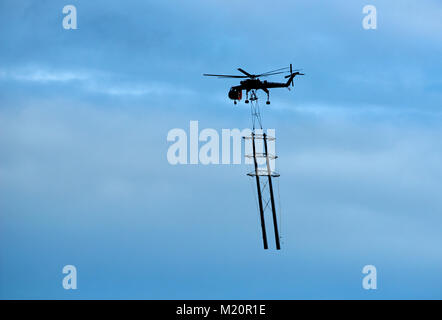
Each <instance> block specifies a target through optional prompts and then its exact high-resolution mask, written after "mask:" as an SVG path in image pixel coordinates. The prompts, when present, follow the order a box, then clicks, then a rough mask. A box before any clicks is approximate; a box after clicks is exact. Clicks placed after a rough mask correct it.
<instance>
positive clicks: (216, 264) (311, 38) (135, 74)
mask: <svg viewBox="0 0 442 320" xmlns="http://www.w3.org/2000/svg"><path fill="white" fill-rule="evenodd" d="M66 4H74V5H75V6H76V8H77V15H78V29H77V30H64V29H63V28H62V19H63V14H62V8H63V6H64V5H66ZM366 4H373V5H375V6H376V7H377V11H378V29H377V30H370V31H367V30H364V29H363V28H362V25H361V21H362V18H363V14H362V8H363V6H364V5H366ZM441 14H442V4H441V3H440V2H439V1H432V0H424V1H410V0H405V1H378V0H364V1H359V0H356V1H351V2H350V1H340V0H334V1H326V2H325V1H296V3H295V2H294V1H290V2H289V1H279V0H275V1H272V3H271V5H269V4H268V3H265V2H256V1H251V0H245V1H230V0H228V1H226V0H224V1H221V0H216V1H196V0H190V1H185V2H183V1H161V2H158V1H128V2H125V3H124V4H123V2H121V1H98V0H97V1H85V0H79V1H70V2H66V3H63V2H60V1H25V0H22V1H12V0H11V1H8V0H4V1H2V2H1V3H0V30H2V31H1V32H0V43H1V44H2V45H1V46H0V58H1V59H0V150H1V152H0V297H1V298H4V299H10V298H19V299H20V298H36V299H45V298H56V299H80V298H81V299H92V298H123V299H298V298H304V299H327V298H328V299H340V298H349V299H391V298H430V299H435V298H438V299H440V298H442V289H441V288H442V286H441V284H442V273H441V270H442V249H441V248H440V243H441V242H442V231H441V226H442V200H441V197H440V190H441V187H442V182H441V181H442V179H441V178H442V165H441V163H442V142H441V141H442V126H441V125H442V113H441V110H440V108H441V102H442V90H441V88H442V80H441V77H440V74H441V73H442V63H441V61H440V57H441V55H442V41H441V40H442V20H441V19H440V17H441ZM289 63H293V64H294V65H295V67H297V68H303V69H304V71H305V73H306V76H305V77H303V78H300V79H297V81H296V83H295V86H296V87H295V90H293V91H291V92H288V91H286V90H282V89H281V90H273V91H272V93H271V99H272V105H271V107H270V108H267V107H266V108H265V109H264V114H263V118H264V126H265V127H268V128H275V129H276V135H277V138H278V141H277V146H276V149H277V153H278V155H279V159H278V162H277V169H278V171H279V172H280V173H281V178H280V182H279V183H280V188H279V189H280V197H281V209H282V210H281V215H282V216H281V218H282V226H281V229H282V236H283V244H282V246H283V250H281V251H280V252H276V251H274V250H270V251H264V250H262V247H261V238H260V237H261V235H260V228H259V218H258V213H257V210H256V206H255V203H254V189H253V184H252V182H251V181H249V179H248V177H247V176H246V175H245V173H246V172H248V171H249V169H250V168H248V167H247V166H245V165H236V166H233V165H232V166H214V165H211V166H210V165H209V166H203V165H195V166H171V165H170V164H169V163H168V162H167V159H166V154H167V149H168V147H169V145H170V143H168V142H167V140H166V137H167V133H168V131H169V130H170V129H173V128H183V129H185V130H187V128H188V126H189V121H191V120H198V121H199V125H200V128H214V129H216V130H219V131H220V130H221V129H222V128H245V127H248V126H250V119H249V110H248V108H247V107H246V106H245V105H244V104H242V103H241V104H239V105H238V106H237V107H233V104H232V103H231V101H229V100H228V98H227V91H228V89H229V87H230V86H231V85H235V84H236V82H235V81H230V80H227V81H226V80H218V79H208V78H204V77H202V76H201V74H202V73H234V72H235V71H234V70H235V69H236V68H237V67H242V68H244V69H246V70H249V71H251V72H261V71H267V70H271V69H274V68H279V67H284V66H286V65H288V64H289ZM274 80H279V79H278V78H275V79H274ZM271 244H272V242H271ZM67 264H73V265H75V266H76V267H77V269H78V289H77V290H75V291H67V290H64V289H63V287H62V285H61V283H62V278H63V276H64V275H63V274H62V268H63V266H65V265H67ZM367 264H373V265H375V266H376V267H377V270H378V290H376V291H366V290H363V289H362V285H361V283H362V277H363V275H362V273H361V271H362V268H363V266H364V265H367Z"/></svg>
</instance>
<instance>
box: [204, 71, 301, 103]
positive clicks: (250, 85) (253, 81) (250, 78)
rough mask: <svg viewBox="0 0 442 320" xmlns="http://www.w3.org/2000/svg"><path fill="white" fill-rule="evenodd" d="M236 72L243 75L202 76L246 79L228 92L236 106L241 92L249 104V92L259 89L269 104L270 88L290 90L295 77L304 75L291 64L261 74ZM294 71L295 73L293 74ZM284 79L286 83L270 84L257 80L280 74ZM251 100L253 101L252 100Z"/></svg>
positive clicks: (205, 74) (240, 97)
mask: <svg viewBox="0 0 442 320" xmlns="http://www.w3.org/2000/svg"><path fill="white" fill-rule="evenodd" d="M238 71H239V72H241V73H243V74H244V75H226V74H207V73H204V74H203V76H206V77H218V78H235V79H246V80H242V81H240V85H238V86H233V87H231V88H230V90H229V94H228V96H229V98H230V99H232V100H233V103H234V104H237V101H240V100H241V99H242V91H243V90H245V91H246V100H245V101H244V102H245V103H249V92H250V91H251V90H252V93H254V91H255V90H259V89H261V90H262V91H264V92H265V93H266V94H267V101H266V104H270V91H269V89H271V88H288V89H289V90H290V85H292V87H293V86H294V83H293V79H294V78H295V77H296V76H303V75H305V74H304V73H300V72H299V71H301V69H296V70H293V69H292V64H290V67H285V68H280V69H276V70H272V71H268V72H265V73H261V74H250V73H248V72H247V71H245V70H243V69H241V68H238ZM294 71H295V72H294ZM287 72H289V74H288V75H286V76H285V77H284V78H286V79H288V80H287V82H270V81H267V80H264V81H261V80H260V79H259V78H262V77H268V76H272V75H276V74H282V73H287ZM252 100H253V99H252Z"/></svg>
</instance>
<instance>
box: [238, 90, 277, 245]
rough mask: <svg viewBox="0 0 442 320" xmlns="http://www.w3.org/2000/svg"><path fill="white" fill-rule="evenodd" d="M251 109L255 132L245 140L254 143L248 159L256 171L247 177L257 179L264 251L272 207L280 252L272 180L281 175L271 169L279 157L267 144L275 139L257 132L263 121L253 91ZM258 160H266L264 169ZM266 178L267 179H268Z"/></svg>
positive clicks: (253, 91)
mask: <svg viewBox="0 0 442 320" xmlns="http://www.w3.org/2000/svg"><path fill="white" fill-rule="evenodd" d="M250 109H251V115H252V126H253V130H252V133H251V135H250V136H247V137H244V139H246V140H247V139H250V140H251V141H252V154H251V155H246V157H249V158H253V164H254V171H252V172H250V173H248V174H247V175H248V176H250V177H255V180H256V190H257V193H258V206H259V214H260V219H261V229H262V240H263V244H264V249H268V247H269V246H268V242H267V231H266V225H265V215H264V214H265V212H266V210H267V209H268V208H269V205H270V207H271V212H272V218H273V229H274V233H275V243H276V249H277V250H280V249H281V244H280V237H279V231H278V221H277V217H276V206H275V197H274V195H273V183H272V178H277V177H279V174H278V173H276V172H274V171H272V170H271V168H270V160H273V159H276V158H277V156H275V155H271V154H269V152H268V146H267V142H268V141H274V140H275V137H270V136H268V135H267V134H265V133H257V132H256V125H259V129H260V131H262V121H261V114H260V109H259V104H258V97H257V96H256V92H255V90H252V91H251V96H250ZM256 140H263V143H264V152H262V153H259V152H257V150H256ZM258 158H265V162H266V167H265V168H264V169H262V168H259V166H258ZM265 177H267V179H266V178H265Z"/></svg>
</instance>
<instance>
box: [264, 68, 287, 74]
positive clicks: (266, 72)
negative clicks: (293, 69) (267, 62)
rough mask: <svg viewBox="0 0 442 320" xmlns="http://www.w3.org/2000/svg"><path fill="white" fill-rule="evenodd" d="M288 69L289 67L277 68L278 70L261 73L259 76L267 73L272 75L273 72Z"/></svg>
mask: <svg viewBox="0 0 442 320" xmlns="http://www.w3.org/2000/svg"><path fill="white" fill-rule="evenodd" d="M288 68H289V67H284V68H279V69H276V70H272V71H267V72H264V73H261V74H260V76H263V75H266V74H267V73H273V72H277V71H282V70H287V69H288Z"/></svg>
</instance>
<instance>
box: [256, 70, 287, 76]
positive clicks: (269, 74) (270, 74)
mask: <svg viewBox="0 0 442 320" xmlns="http://www.w3.org/2000/svg"><path fill="white" fill-rule="evenodd" d="M281 73H287V71H281V72H273V73H265V74H258V75H257V77H268V76H273V75H274V74H281Z"/></svg>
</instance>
